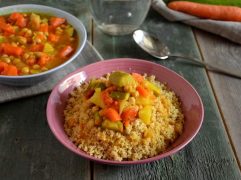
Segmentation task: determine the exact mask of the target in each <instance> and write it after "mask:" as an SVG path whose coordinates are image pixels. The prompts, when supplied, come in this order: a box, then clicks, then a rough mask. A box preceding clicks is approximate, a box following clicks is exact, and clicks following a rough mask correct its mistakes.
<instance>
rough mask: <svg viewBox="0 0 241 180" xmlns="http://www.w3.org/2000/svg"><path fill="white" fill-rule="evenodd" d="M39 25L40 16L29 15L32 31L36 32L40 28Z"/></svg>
mask: <svg viewBox="0 0 241 180" xmlns="http://www.w3.org/2000/svg"><path fill="white" fill-rule="evenodd" d="M40 23H41V19H40V16H39V15H37V14H34V13H32V14H31V15H30V24H31V27H32V28H33V29H34V30H38V29H39V27H40Z"/></svg>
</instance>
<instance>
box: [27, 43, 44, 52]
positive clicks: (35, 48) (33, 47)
mask: <svg viewBox="0 0 241 180" xmlns="http://www.w3.org/2000/svg"><path fill="white" fill-rule="evenodd" d="M43 48H44V45H43V44H33V45H31V46H30V51H33V52H38V51H43Z"/></svg>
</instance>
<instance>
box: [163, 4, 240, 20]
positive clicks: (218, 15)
mask: <svg viewBox="0 0 241 180" xmlns="http://www.w3.org/2000/svg"><path fill="white" fill-rule="evenodd" d="M168 7H169V8H170V9H173V10H176V11H180V12H184V13H187V14H191V15H194V16H197V17H200V18H207V19H214V20H223V21H239V22H241V8H239V7H235V6H223V5H209V4H201V3H195V2H188V1H173V2H170V3H168Z"/></svg>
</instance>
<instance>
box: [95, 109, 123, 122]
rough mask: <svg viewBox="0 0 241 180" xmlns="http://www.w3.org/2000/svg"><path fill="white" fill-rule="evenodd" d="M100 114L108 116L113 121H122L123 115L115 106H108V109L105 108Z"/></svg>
mask: <svg viewBox="0 0 241 180" xmlns="http://www.w3.org/2000/svg"><path fill="white" fill-rule="evenodd" d="M100 115H102V116H104V117H106V118H107V119H109V120H111V121H120V120H121V117H120V115H119V114H118V112H117V111H116V110H115V109H113V108H107V109H103V110H102V111H101V112H100Z"/></svg>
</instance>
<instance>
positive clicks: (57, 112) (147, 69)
mask: <svg viewBox="0 0 241 180" xmlns="http://www.w3.org/2000/svg"><path fill="white" fill-rule="evenodd" d="M116 70H122V71H126V72H137V73H141V74H143V73H146V74H148V75H155V76H156V78H157V80H159V81H160V82H166V83H167V85H168V87H169V88H171V89H172V90H173V91H174V92H175V93H176V94H177V95H178V96H179V97H180V100H181V102H182V108H183V112H184V116H185V123H184V132H183V134H182V135H181V136H180V137H179V138H178V139H177V140H176V141H175V142H174V144H172V146H171V147H169V148H168V150H167V151H166V152H164V153H161V154H159V155H157V156H155V157H152V158H148V159H144V160H138V161H121V162H119V161H111V160H102V159H97V158H95V157H92V156H90V155H88V154H86V153H85V152H84V151H81V150H80V149H78V148H77V147H76V146H75V145H74V144H73V143H72V142H71V141H70V140H69V138H68V136H67V135H66V133H65V131H64V127H63V123H64V117H63V110H64V108H65V103H66V99H67V97H68V94H69V93H70V92H71V91H72V90H73V89H74V88H75V87H76V86H78V85H79V84H80V83H83V82H84V81H88V80H89V79H91V78H93V77H100V76H102V75H104V74H106V73H109V72H111V71H116ZM203 116H204V109H203V104H202V101H201V99H200V97H199V95H198V93H197V92H196V90H195V89H194V88H193V87H192V85H191V84H190V83H188V82H187V81H186V80H185V79H184V78H182V77H181V76H180V75H178V74H177V73H175V72H173V71H171V70H169V69H168V68H166V67H163V66H161V65H158V64H155V63H152V62H149V61H144V60H137V59H129V58H122V59H112V60H106V61H100V62H97V63H94V64H90V65H88V66H85V67H83V68H80V69H77V70H76V71H74V72H73V73H71V74H69V75H68V76H66V77H65V78H64V79H63V80H62V81H60V82H59V83H58V84H57V85H56V86H55V88H54V89H53V91H52V93H51V94H50V96H49V100H48V104H47V119H48V124H49V127H50V129H51V130H52V132H53V134H54V135H55V137H56V138H57V139H58V140H59V141H60V142H61V143H62V144H63V145H64V146H65V147H66V148H68V149H69V150H71V151H73V152H74V153H76V154H78V155H80V156H82V157H84V158H87V159H90V160H93V161H97V162H100V163H105V164H114V165H127V164H141V163H148V162H151V161H155V160H159V159H162V158H164V157H167V156H170V155H172V154H174V153H176V152H178V151H179V150H181V149H182V148H184V147H185V146H186V145H187V144H188V143H189V142H190V141H191V140H192V139H193V138H194V137H195V135H196V134H197V133H198V131H199V129H200V127H201V125H202V121H203Z"/></svg>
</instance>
